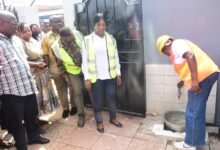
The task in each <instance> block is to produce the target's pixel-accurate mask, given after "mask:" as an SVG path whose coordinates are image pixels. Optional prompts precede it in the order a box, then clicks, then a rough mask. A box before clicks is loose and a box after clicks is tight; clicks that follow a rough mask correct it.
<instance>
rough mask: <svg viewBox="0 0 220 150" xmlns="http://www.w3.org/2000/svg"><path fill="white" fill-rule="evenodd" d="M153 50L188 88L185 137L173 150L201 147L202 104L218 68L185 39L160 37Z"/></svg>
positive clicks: (206, 98)
mask: <svg viewBox="0 0 220 150" xmlns="http://www.w3.org/2000/svg"><path fill="white" fill-rule="evenodd" d="M157 49H158V50H159V53H163V54H165V55H167V56H169V57H170V59H171V62H172V64H173V66H174V69H175V71H176V72H177V74H178V76H179V77H180V79H181V81H180V82H179V83H178V84H177V86H178V88H181V87H182V86H183V85H184V83H185V84H186V85H187V87H188V102H187V106H186V112H185V117H186V129H185V132H186V136H185V140H184V141H182V142H176V143H175V146H176V147H177V148H180V149H181V148H183V149H184V148H191V149H196V148H199V147H203V146H204V145H205V135H206V127H205V121H206V118H205V117H206V102H207V100H208V97H209V94H210V91H211V89H212V86H213V85H214V83H215V82H216V80H217V79H218V76H219V68H218V66H217V65H216V64H215V63H214V62H213V61H212V60H211V58H210V57H209V56H208V55H207V54H206V53H204V52H203V51H202V50H201V49H200V48H199V47H198V46H196V45H195V44H194V43H192V42H190V41H188V40H185V39H176V40H174V39H173V38H172V37H171V36H168V35H162V36H160V37H159V38H158V39H157Z"/></svg>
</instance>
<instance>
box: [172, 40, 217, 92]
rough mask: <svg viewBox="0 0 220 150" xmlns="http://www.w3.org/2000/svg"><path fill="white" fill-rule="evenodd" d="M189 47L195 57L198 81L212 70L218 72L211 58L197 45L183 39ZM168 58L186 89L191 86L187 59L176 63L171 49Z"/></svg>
mask: <svg viewBox="0 0 220 150" xmlns="http://www.w3.org/2000/svg"><path fill="white" fill-rule="evenodd" d="M184 41H185V42H186V43H187V45H188V46H189V48H190V51H192V52H193V54H194V55H195V58H196V63H197V71H198V81H199V82H201V81H203V80H204V79H205V78H207V77H208V76H209V75H211V74H212V73H214V72H219V68H218V66H217V65H216V64H215V63H214V62H213V61H212V59H211V58H210V57H209V56H208V55H207V54H206V53H204V52H203V51H202V50H201V49H200V48H199V47H198V46H197V45H195V44H194V43H192V42H190V41H188V40H184ZM170 59H171V61H172V64H173V66H174V69H175V71H176V72H177V73H178V75H179V77H180V79H181V80H182V81H184V82H186V85H187V87H188V89H190V88H191V80H192V79H191V72H190V68H189V65H188V63H187V61H186V60H185V61H184V62H183V63H181V64H176V63H175V62H174V54H173V52H172V51H171V55H170Z"/></svg>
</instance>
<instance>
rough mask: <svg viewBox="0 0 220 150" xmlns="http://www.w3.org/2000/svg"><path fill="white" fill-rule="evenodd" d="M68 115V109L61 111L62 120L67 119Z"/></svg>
mask: <svg viewBox="0 0 220 150" xmlns="http://www.w3.org/2000/svg"><path fill="white" fill-rule="evenodd" d="M69 113H70V111H69V109H68V110H64V111H63V114H62V117H63V118H64V119H65V118H67V117H68V116H69Z"/></svg>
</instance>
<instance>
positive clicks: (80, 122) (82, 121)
mask: <svg viewBox="0 0 220 150" xmlns="http://www.w3.org/2000/svg"><path fill="white" fill-rule="evenodd" d="M84 125H85V114H84V113H81V114H79V118H78V122H77V126H78V127H80V128H82V127H84Z"/></svg>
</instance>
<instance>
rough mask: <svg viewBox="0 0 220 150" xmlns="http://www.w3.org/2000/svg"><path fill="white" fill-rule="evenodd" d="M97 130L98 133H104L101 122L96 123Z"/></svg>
mask: <svg viewBox="0 0 220 150" xmlns="http://www.w3.org/2000/svg"><path fill="white" fill-rule="evenodd" d="M97 131H98V132H99V133H104V127H103V124H102V123H97Z"/></svg>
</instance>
